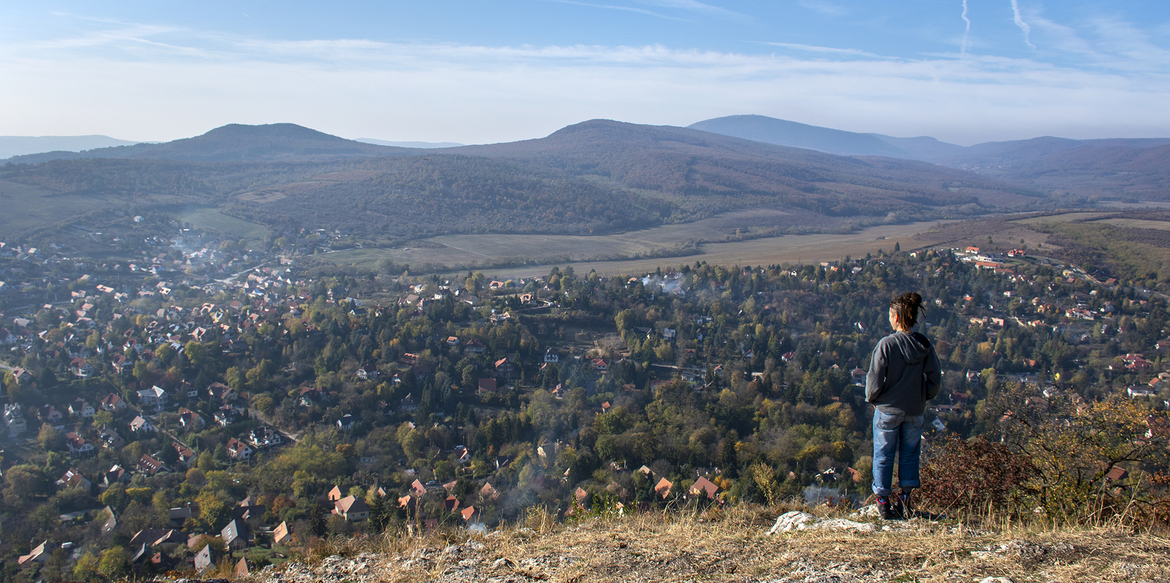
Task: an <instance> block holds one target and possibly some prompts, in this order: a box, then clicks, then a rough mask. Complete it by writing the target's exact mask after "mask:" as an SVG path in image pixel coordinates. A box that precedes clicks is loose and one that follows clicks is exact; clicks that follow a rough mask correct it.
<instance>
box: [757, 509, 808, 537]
mask: <svg viewBox="0 0 1170 583" xmlns="http://www.w3.org/2000/svg"><path fill="white" fill-rule="evenodd" d="M816 521H817V517H815V516H813V515H811V514H809V513H807V512H801V511H799V510H793V511H792V512H785V513H784V514H781V515H780V516H779V517H777V518H776V524H773V525H772V530H769V531H768V534H769V535H772V534H776V533H777V532H792V531H794V530H803V528H802V527H804V525H806V524H811V523H815V522H816Z"/></svg>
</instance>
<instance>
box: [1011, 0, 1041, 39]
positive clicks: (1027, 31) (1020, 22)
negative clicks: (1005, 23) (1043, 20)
mask: <svg viewBox="0 0 1170 583" xmlns="http://www.w3.org/2000/svg"><path fill="white" fill-rule="evenodd" d="M1012 19H1013V21H1014V22H1015V23H1016V26H1017V27H1019V29H1020V30H1022V31H1024V44H1026V45H1028V46H1029V47H1031V48H1033V49H1035V48H1036V45H1034V44H1032V39H1031V38H1029V37H1030V36H1031V34H1032V27H1030V26H1028V23H1027V22H1024V19H1023V17H1021V16H1020V2H1019V0H1012Z"/></svg>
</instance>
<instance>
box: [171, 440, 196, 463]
mask: <svg viewBox="0 0 1170 583" xmlns="http://www.w3.org/2000/svg"><path fill="white" fill-rule="evenodd" d="M171 447H172V448H174V450H175V451H176V452H177V453H178V454H179V462H178V463H179V465H181V466H183V467H184V468H189V467H191V464H193V463H195V461H196V459H197V457H198V456H197V455H196V454H195V452H194V451H193V450H192V449H191V448H189V447H187V446H185V445H183V444H181V443H179V442H177V441H172V442H171Z"/></svg>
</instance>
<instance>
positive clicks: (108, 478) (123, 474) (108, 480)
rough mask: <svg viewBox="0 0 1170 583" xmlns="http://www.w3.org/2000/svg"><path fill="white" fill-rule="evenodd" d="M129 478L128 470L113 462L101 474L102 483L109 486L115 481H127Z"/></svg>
mask: <svg viewBox="0 0 1170 583" xmlns="http://www.w3.org/2000/svg"><path fill="white" fill-rule="evenodd" d="M130 478H131V476H130V472H128V471H126V469H125V468H123V467H122V466H120V465H118V464H114V465H112V466H110V469H108V470H106V473H105V474H103V475H102V483H103V484H105V485H106V486H107V487H109V486H112V485H114V484H115V483H117V482H129V481H130Z"/></svg>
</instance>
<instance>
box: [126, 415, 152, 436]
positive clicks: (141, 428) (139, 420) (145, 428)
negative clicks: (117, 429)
mask: <svg viewBox="0 0 1170 583" xmlns="http://www.w3.org/2000/svg"><path fill="white" fill-rule="evenodd" d="M130 431H131V432H133V433H135V434H140V433H148V432H152V431H158V430H157V429H156V428H155V427H154V425H152V424H151V423H150V421H147V420H146V419H145V418H143V417H142V416H141V415H138V416H136V417H134V420H133V421H131V422H130Z"/></svg>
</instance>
